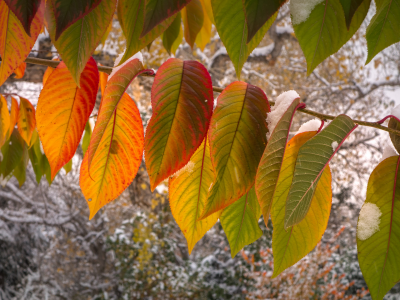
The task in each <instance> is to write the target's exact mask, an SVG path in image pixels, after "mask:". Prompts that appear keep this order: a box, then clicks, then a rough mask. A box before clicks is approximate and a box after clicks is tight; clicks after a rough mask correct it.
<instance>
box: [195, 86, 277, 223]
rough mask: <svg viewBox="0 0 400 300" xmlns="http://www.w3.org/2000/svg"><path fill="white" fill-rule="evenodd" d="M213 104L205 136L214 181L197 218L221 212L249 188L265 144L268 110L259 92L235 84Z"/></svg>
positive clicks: (266, 103)
mask: <svg viewBox="0 0 400 300" xmlns="http://www.w3.org/2000/svg"><path fill="white" fill-rule="evenodd" d="M217 101H218V102H217V107H216V108H215V111H214V114H213V116H212V118H211V123H210V130H209V133H208V136H209V141H210V149H211V161H212V163H213V167H214V169H215V171H216V180H215V181H214V182H213V184H212V186H210V191H209V194H208V199H207V203H206V206H205V208H204V210H203V212H202V215H201V218H205V217H207V216H209V215H210V214H212V213H214V212H217V211H219V210H221V209H224V208H225V207H227V206H228V205H230V204H232V203H234V202H235V201H236V200H238V199H239V198H240V197H242V196H243V195H244V194H246V193H247V192H248V191H249V190H250V189H251V188H252V187H253V185H254V181H255V176H256V172H257V167H258V164H259V162H260V159H261V156H262V154H263V152H264V149H265V145H266V144H267V137H266V134H267V131H268V129H267V122H266V117H267V113H268V112H269V111H270V108H269V103H268V99H267V97H266V96H265V94H264V92H263V91H262V90H261V89H260V88H258V87H256V86H253V85H250V84H247V83H245V82H240V81H236V82H233V83H231V84H230V85H229V86H228V87H226V88H225V89H224V90H223V92H222V93H221V94H220V95H219V97H218V100H217Z"/></svg>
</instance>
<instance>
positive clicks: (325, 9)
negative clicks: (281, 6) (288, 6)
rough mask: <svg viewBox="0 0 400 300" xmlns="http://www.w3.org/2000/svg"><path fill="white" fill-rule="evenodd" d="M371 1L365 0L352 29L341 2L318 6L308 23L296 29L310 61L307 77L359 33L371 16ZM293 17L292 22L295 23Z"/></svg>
mask: <svg viewBox="0 0 400 300" xmlns="http://www.w3.org/2000/svg"><path fill="white" fill-rule="evenodd" d="M370 3H371V1H370V0H365V1H364V2H363V3H362V4H361V5H360V6H359V7H358V9H357V10H356V12H355V14H354V16H353V18H352V21H351V24H350V28H349V30H347V27H346V21H345V16H344V12H343V8H342V5H341V4H340V1H338V0H325V1H323V2H322V3H319V4H317V5H316V6H315V7H314V9H313V10H312V11H311V14H310V16H309V17H308V18H307V20H306V21H304V22H301V23H299V24H293V29H294V32H295V34H296V37H297V39H298V41H299V44H300V47H301V49H302V50H303V53H304V56H305V57H306V61H307V75H309V74H311V73H312V71H313V70H314V69H315V68H316V67H317V66H318V65H319V64H320V63H321V62H322V61H323V60H324V59H326V58H327V57H329V56H330V55H331V54H333V53H336V52H337V51H338V50H339V49H340V48H341V47H342V46H343V45H344V44H345V43H346V42H347V41H348V40H349V39H350V38H351V37H352V36H353V35H354V33H355V32H356V31H357V30H358V28H359V27H360V26H361V23H362V22H363V21H364V19H365V16H366V15H367V13H368V9H369V6H370ZM294 20H295V19H294V18H293V15H292V23H293V22H294Z"/></svg>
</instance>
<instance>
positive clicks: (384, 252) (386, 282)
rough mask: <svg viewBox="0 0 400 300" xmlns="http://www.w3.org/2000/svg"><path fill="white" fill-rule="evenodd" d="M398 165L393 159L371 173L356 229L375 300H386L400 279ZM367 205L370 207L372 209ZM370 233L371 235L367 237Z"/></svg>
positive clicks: (396, 158)
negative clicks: (361, 221) (362, 222)
mask: <svg viewBox="0 0 400 300" xmlns="http://www.w3.org/2000/svg"><path fill="white" fill-rule="evenodd" d="M399 163H400V157H399V156H397V155H396V156H392V157H389V158H387V159H385V160H384V161H382V162H381V163H380V164H379V165H378V166H377V167H376V168H375V170H374V171H373V172H372V174H371V176H370V178H369V181H368V187H367V199H366V200H365V203H364V205H363V207H362V208H361V213H360V217H359V221H358V226H357V250H358V251H357V252H358V261H359V263H360V268H361V272H362V274H363V276H364V279H365V281H366V283H367V285H368V288H369V291H370V293H371V296H372V299H374V300H375V299H383V297H384V296H385V294H386V293H387V292H388V291H389V290H390V289H391V288H392V287H393V286H394V285H395V284H396V282H398V281H399V280H400V265H399V263H398V259H399V249H400V180H398V179H399V176H400V174H399V172H400V169H399ZM366 206H370V207H369V209H368V208H367V209H366ZM371 206H372V208H371ZM363 210H365V212H364V214H366V215H365V216H364V217H363V219H364V224H360V219H361V218H362V214H363ZM366 222H367V224H366ZM363 227H364V228H363ZM361 230H362V231H364V232H363V234H360V231H361ZM371 230H373V231H371ZM368 231H371V232H370V233H369V234H368ZM365 234H367V235H365ZM360 237H361V238H360Z"/></svg>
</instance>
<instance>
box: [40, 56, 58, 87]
mask: <svg viewBox="0 0 400 300" xmlns="http://www.w3.org/2000/svg"><path fill="white" fill-rule="evenodd" d="M52 60H54V61H60V60H59V59H58V58H57V57H55V58H53V59H52ZM53 71H54V68H52V67H47V69H46V72H44V74H43V86H44V85H45V83H46V81H47V79H48V78H49V76H50V74H51V73H52V72H53Z"/></svg>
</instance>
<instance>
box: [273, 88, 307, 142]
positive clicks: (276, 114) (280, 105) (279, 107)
mask: <svg viewBox="0 0 400 300" xmlns="http://www.w3.org/2000/svg"><path fill="white" fill-rule="evenodd" d="M296 98H300V96H299V94H298V93H297V92H296V91H293V90H291V91H287V92H284V93H282V94H280V95H279V96H278V98H276V101H275V105H274V106H272V108H271V112H270V113H268V115H267V123H268V131H269V132H268V133H267V139H269V137H270V136H271V134H272V132H274V129H275V126H276V124H278V122H279V120H280V119H281V117H282V116H283V114H284V113H285V112H286V110H287V109H288V107H289V106H290V105H291V104H292V102H293V100H295V99H296Z"/></svg>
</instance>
